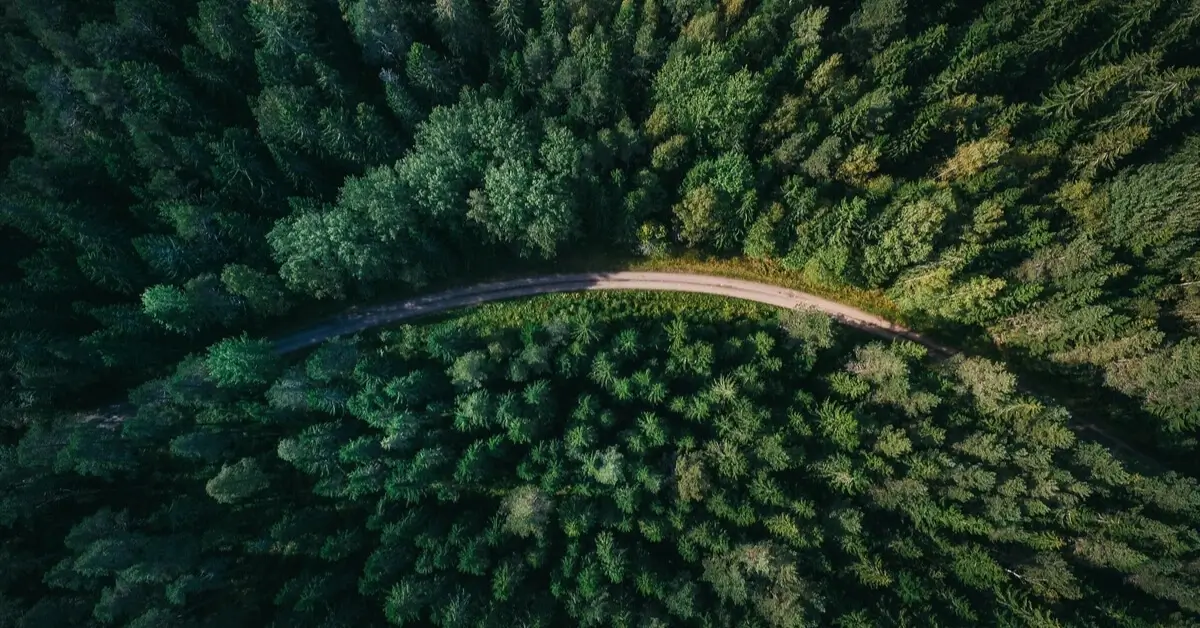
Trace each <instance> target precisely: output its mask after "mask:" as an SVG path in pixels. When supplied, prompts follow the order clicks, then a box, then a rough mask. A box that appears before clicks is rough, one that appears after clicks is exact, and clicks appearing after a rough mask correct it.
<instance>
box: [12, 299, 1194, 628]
mask: <svg viewBox="0 0 1200 628" xmlns="http://www.w3.org/2000/svg"><path fill="white" fill-rule="evenodd" d="M689 298H692V299H695V298H696V297H689ZM677 301H678V300H677V299H673V298H671V297H664V298H657V299H656V298H651V297H648V296H645V295H621V296H597V297H591V298H585V297H580V296H575V297H569V296H564V297H561V298H557V299H550V298H547V299H543V300H541V301H540V302H539V303H538V304H537V305H536V306H535V307H530V306H529V304H526V303H515V304H505V305H496V306H489V307H488V308H483V310H482V311H475V312H470V313H467V314H465V315H463V316H461V317H459V318H453V319H450V320H447V321H445V322H442V323H436V324H431V325H425V326H421V327H403V328H401V329H399V330H394V331H387V332H384V333H383V334H381V335H380V336H379V337H378V338H361V339H357V340H349V341H336V342H331V343H328V344H326V345H323V346H321V347H319V348H317V349H316V350H315V351H313V352H312V353H311V354H310V355H308V356H307V357H304V358H302V359H300V360H298V361H296V362H295V363H293V364H291V365H287V366H285V365H281V364H279V360H280V359H279V358H278V357H276V356H275V355H274V354H273V352H272V351H271V347H270V345H269V344H267V343H266V342H263V341H255V340H250V339H249V338H247V337H241V338H235V339H229V340H225V341H222V342H221V343H219V344H217V345H215V346H214V347H213V348H212V349H211V350H210V351H209V354H208V356H207V357H206V358H203V359H194V360H192V361H189V362H186V363H184V364H183V365H181V366H180V367H179V368H178V369H177V372H176V374H175V375H174V376H172V377H170V378H167V379H164V380H158V381H156V382H152V383H151V384H148V385H146V386H145V387H143V389H142V390H140V391H139V393H138V394H137V396H136V398H135V400H134V401H135V402H136V404H137V405H136V407H134V408H131V409H129V410H128V411H127V412H129V413H132V415H133V416H132V417H131V418H128V419H126V421H125V423H124V425H123V426H120V429H113V428H114V425H113V424H111V423H107V422H105V421H104V420H93V421H76V422H74V423H73V424H67V425H64V426H59V427H49V426H40V427H37V428H34V429H31V430H30V431H29V433H28V434H27V435H26V436H24V438H22V439H21V440H20V441H19V444H18V445H16V446H15V447H14V446H4V447H0V479H3V480H4V481H5V482H6V485H9V486H11V487H13V490H11V491H9V492H8V493H6V495H5V497H4V500H3V501H0V514H2V515H3V518H2V519H0V523H3V524H4V525H6V526H8V528H7V529H11V530H15V531H16V532H18V533H17V534H15V535H9V536H8V537H6V541H5V543H4V544H3V545H2V549H3V552H5V553H4V556H6V557H14V556H18V557H19V556H29V557H34V556H45V558H44V559H32V558H29V559H22V558H16V559H14V558H10V559H9V560H10V566H12V568H13V569H19V570H21V571H19V573H20V574H22V578H24V579H25V580H26V581H27V582H28V584H19V583H20V582H21V580H19V579H11V578H10V579H5V580H0V586H3V587H5V588H4V591H5V595H7V596H9V598H10V599H13V600H15V602H14V603H13V604H12V606H13V609H14V610H12V611H11V612H10V614H13V616H15V617H18V618H23V619H19V620H18V621H26V622H28V621H34V620H39V619H40V618H43V617H48V616H49V615H47V614H46V613H47V612H48V611H47V610H46V608H47V607H46V604H48V603H51V602H52V603H54V604H62V605H66V606H67V608H68V609H70V608H75V607H76V606H77V607H78V608H79V609H80V612H81V613H83V615H87V614H91V615H92V616H95V617H100V618H105V619H104V620H105V621H111V622H116V621H124V622H126V623H134V624H135V625H136V623H137V622H142V623H147V622H148V623H150V624H153V623H154V622H158V621H162V620H163V617H166V616H172V617H173V616H175V615H171V613H177V612H183V611H180V610H178V609H187V612H189V613H192V614H193V615H194V616H195V617H196V618H197V621H200V622H202V623H203V622H216V621H228V622H237V623H271V622H290V623H299V624H307V623H324V624H334V625H336V624H343V625H344V624H356V625H357V624H372V625H373V624H381V623H383V622H385V621H386V622H394V623H423V622H428V623H450V622H452V621H457V620H458V619H465V618H468V617H483V616H485V615H486V614H488V613H495V614H496V616H497V617H502V618H504V619H503V621H512V619H513V618H524V619H522V621H529V622H530V623H532V622H535V621H536V622H540V624H541V625H562V624H584V625H589V624H598V625H603V623H604V622H603V621H601V620H602V619H604V618H609V617H611V618H616V619H622V618H625V617H635V616H652V617H656V618H660V620H661V621H662V622H665V623H670V622H676V621H700V620H701V618H704V617H719V618H723V619H722V620H721V621H722V622H728V623H733V624H738V625H769V626H801V625H812V624H814V623H830V624H833V625H880V624H886V623H888V622H890V621H891V618H894V617H896V616H897V614H899V613H904V614H906V615H908V616H914V617H922V618H925V619H926V620H927V621H929V622H930V623H933V624H937V625H955V624H956V622H961V621H975V619H971V618H976V619H978V618H980V617H991V616H1006V615H1005V614H1007V613H1020V614H1021V616H1022V617H1036V618H1040V619H1039V620H1038V621H1043V623H1045V622H1051V621H1054V622H1058V623H1059V625H1063V626H1068V625H1069V626H1075V625H1078V626H1086V625H1098V624H1101V623H1104V622H1107V621H1109V620H1110V619H1111V618H1112V615H1111V613H1112V611H1111V610H1110V607H1113V606H1112V605H1111V604H1107V603H1106V602H1105V601H1106V600H1119V601H1122V602H1127V604H1125V605H1124V606H1123V608H1124V609H1125V610H1124V611H1122V612H1124V613H1126V616H1127V617H1128V618H1130V619H1131V620H1132V621H1138V622H1142V623H1145V624H1153V623H1155V622H1161V621H1170V618H1171V617H1172V616H1182V614H1183V613H1188V612H1194V609H1195V608H1196V600H1195V597H1194V595H1192V594H1191V591H1192V590H1194V588H1195V585H1196V583H1195V574H1193V573H1191V571H1189V570H1188V569H1187V568H1186V566H1185V565H1186V564H1188V563H1189V561H1194V560H1195V557H1196V555H1197V552H1200V546H1197V543H1196V539H1195V535H1194V534H1192V533H1191V532H1190V530H1191V529H1192V528H1194V527H1195V525H1196V521H1195V517H1196V514H1197V513H1198V512H1200V510H1197V508H1196V505H1197V504H1200V491H1198V489H1197V486H1196V485H1195V482H1194V481H1192V480H1191V479H1190V478H1183V477H1180V476H1174V475H1164V476H1147V475H1143V474H1141V473H1138V472H1136V471H1134V470H1133V469H1130V468H1126V466H1125V465H1124V463H1122V462H1121V461H1120V460H1119V459H1118V458H1116V457H1115V456H1113V455H1112V454H1111V453H1110V452H1108V451H1107V450H1106V449H1105V448H1104V447H1102V446H1100V445H1098V444H1095V443H1088V442H1077V441H1076V440H1075V439H1074V437H1073V434H1072V432H1071V431H1070V430H1069V429H1068V428H1067V426H1066V423H1065V421H1066V416H1065V413H1064V412H1062V411H1061V410H1059V409H1057V408H1054V407H1051V406H1047V405H1045V404H1042V403H1038V402H1036V401H1034V400H1032V399H1030V398H1027V397H1025V396H1024V395H1023V394H1022V393H1021V392H1019V391H1018V390H1017V388H1016V385H1015V380H1014V378H1013V377H1012V376H1011V375H1009V374H1008V373H1007V372H1006V371H1004V369H1003V368H1002V367H1000V365H998V364H996V363H994V362H989V361H986V360H983V359H980V358H956V359H955V360H953V361H951V362H950V363H949V364H948V365H944V366H940V365H936V364H934V363H932V362H930V361H929V360H928V358H926V357H925V355H924V351H923V349H921V348H920V347H918V346H916V345H912V344H910V343H904V342H899V343H895V344H893V345H890V346H887V345H883V344H880V343H878V342H866V343H864V342H862V341H861V340H860V339H859V337H858V336H856V335H849V334H846V333H843V332H841V331H838V330H837V329H835V328H833V327H832V326H831V325H830V324H829V322H828V320H826V321H824V322H822V321H819V320H817V319H816V317H817V316H819V315H817V314H814V313H811V312H804V311H796V312H785V313H783V314H782V315H781V316H778V315H776V313H774V312H770V311H767V310H749V311H746V310H743V311H742V312H740V313H732V314H731V313H721V312H720V309H719V308H717V307H701V308H694V309H689V308H685V307H682V306H681V305H680V304H679V302H677ZM673 304H674V305H673ZM505 312H507V313H505ZM131 485H138V486H139V487H140V490H138V491H130V490H128V488H129V487H130V486H131ZM33 526H42V527H43V528H44V529H39V533H38V534H31V533H29V532H30V531H32V530H33ZM281 564H286V565H289V568H288V569H281V568H280V565H281ZM914 565H918V568H914ZM215 573H222V574H226V576H225V577H222V578H218V577H215V576H214V575H213V574H215ZM34 598H36V599H34ZM37 600H49V601H50V602H42V603H38V602H37ZM209 600H224V601H231V600H236V601H237V604H236V605H233V606H232V607H231V608H230V609H228V610H226V609H225V608H224V607H225V606H226V605H224V604H210V603H208V601H209ZM330 601H337V604H331V603H329V602H330ZM1114 608H1115V607H1114ZM164 609H166V610H164ZM59 611H61V612H67V611H65V610H62V609H59ZM163 613H167V615H164V614H163ZM1164 618H1165V619H1164Z"/></svg>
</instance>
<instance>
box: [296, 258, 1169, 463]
mask: <svg viewBox="0 0 1200 628" xmlns="http://www.w3.org/2000/svg"><path fill="white" fill-rule="evenodd" d="M586 290H644V291H652V292H654V291H656V292H691V293H697V294H713V295H718V296H723V297H729V298H733V299H742V300H746V301H754V302H756V303H763V304H766V305H773V306H776V307H780V308H788V309H808V310H813V311H817V312H821V313H824V314H827V315H829V316H830V317H832V318H833V319H834V320H836V321H837V322H839V323H842V324H844V325H847V326H849V327H853V328H855V329H860V330H862V331H865V332H868V333H871V334H874V335H876V336H879V337H881V338H886V339H889V340H895V339H900V338H903V339H906V340H911V341H912V342H915V343H918V344H920V345H922V346H924V347H926V348H927V349H929V350H930V352H931V353H932V354H933V355H934V356H936V357H938V358H942V359H945V358H950V357H953V356H954V355H956V354H958V353H959V351H957V350H956V349H953V348H951V347H947V346H945V345H942V344H940V343H937V342H935V341H933V340H931V339H930V338H928V337H927V336H924V335H922V334H920V333H917V332H915V331H913V330H911V329H908V328H907V327H903V326H901V325H897V324H896V323H893V322H891V321H888V320H886V319H883V318H880V317H879V316H876V315H874V314H871V313H869V312H865V311H863V310H860V309H858V308H856V307H851V306H849V305H845V304H842V303H838V302H836V301H830V300H829V299H823V298H821V297H818V296H816V295H814V294H809V293H807V292H801V291H799V290H792V289H790V288H783V287H780V286H775V285H771V284H766V283H759V282H757V281H745V280H742V279H731V278H729V277H719V276H716V275H699V274H692V273H670V272H637V271H623V272H611V273H577V274H566V275H539V276H536V277H527V278H523V279H512V280H508V281H497V282H492V283H482V284H476V285H473V286H467V287H464V288H455V289H452V290H446V291H444V292H437V293H434V294H430V295H426V296H423V297H415V298H412V299H406V300H402V301H394V302H391V303H384V304H381V305H373V306H369V307H363V308H359V307H353V308H350V309H349V310H347V311H346V312H343V313H342V314H339V315H337V316H334V317H333V318H330V319H328V320H326V321H325V322H323V323H321V324H319V325H316V326H314V327H309V328H307V329H303V330H301V331H298V332H295V333H291V334H288V335H286V336H283V337H281V338H277V339H276V340H275V350H276V351H277V352H279V353H281V354H287V353H292V352H295V351H299V350H301V349H305V348H308V347H311V346H313V345H317V344H320V343H322V342H324V341H326V340H329V339H330V338H336V337H338V336H345V335H348V334H353V333H356V332H360V331H363V330H367V329H371V328H373V327H381V326H383V325H389V324H391V323H397V322H401V321H407V320H411V319H415V318H420V317H423V316H430V315H433V314H440V313H443V312H447V311H450V310H456V309H461V308H465V307H472V306H476V305H480V304H483V303H490V302H493V301H504V300H508V299H519V298H523V297H531V296H537V295H540V294H554V293H560V292H582V291H586ZM1071 426H1072V428H1073V429H1074V430H1075V431H1076V432H1077V433H1085V432H1086V433H1090V434H1091V435H1092V436H1093V437H1094V438H1096V439H1098V440H1100V441H1103V442H1105V443H1107V444H1108V445H1109V446H1111V447H1113V448H1119V449H1121V450H1124V451H1125V452H1127V453H1129V454H1131V455H1133V456H1134V457H1135V458H1139V459H1141V460H1143V461H1147V462H1150V463H1151V464H1153V465H1154V466H1157V467H1159V468H1162V465H1161V464H1159V463H1158V462H1157V461H1156V460H1154V459H1153V458H1151V457H1149V456H1147V455H1145V454H1143V453H1141V452H1140V451H1138V450H1137V449H1136V448H1134V447H1133V446H1131V445H1129V444H1128V443H1126V442H1125V441H1123V440H1121V439H1120V438H1117V437H1116V436H1113V435H1112V434H1110V433H1108V432H1106V431H1105V430H1103V429H1102V428H1100V427H1098V426H1096V425H1094V424H1092V423H1088V422H1083V421H1079V420H1077V419H1074V418H1073V419H1072V420H1071Z"/></svg>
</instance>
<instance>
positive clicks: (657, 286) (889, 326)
mask: <svg viewBox="0 0 1200 628" xmlns="http://www.w3.org/2000/svg"><path fill="white" fill-rule="evenodd" d="M583 290H651V291H664V292H695V293H700V294H715V295H719V296H724V297H731V298H734V299H744V300H746V301H754V302H756V303H765V304H767V305H773V306H776V307H782V308H805V309H812V310H816V311H818V312H822V313H825V314H828V315H829V316H831V317H833V318H834V320H837V321H838V322H840V323H843V324H846V325H849V326H851V327H855V328H858V329H861V330H864V331H867V332H870V333H873V334H876V335H878V336H881V337H884V338H889V339H892V338H907V339H909V340H912V341H913V342H917V343H920V344H922V345H925V346H926V347H928V348H929V349H930V350H932V351H934V352H936V353H938V354H941V355H943V356H949V355H952V354H954V353H955V351H954V350H953V349H950V348H949V347H946V346H943V345H940V344H937V343H935V342H933V341H932V340H930V339H928V338H926V337H924V336H922V335H921V334H918V333H916V332H913V331H912V330H910V329H907V328H904V327H901V326H899V325H896V324H894V323H891V322H889V321H886V320H884V319H882V318H880V317H878V316H875V315H874V314H869V313H867V312H864V311H862V310H860V309H858V308H854V307H850V306H848V305H843V304H841V303H837V302H836V301H830V300H828V299H822V298H820V297H818V296H815V295H812V294H809V293H807V292H800V291H799V290H791V289H788V288H781V287H779V286H773V285H770V284H765V283H758V282H755V281H743V280H740V279H730V278H728V277H717V276H713V275H693V274H687V273H643V272H616V273H586V274H576V275H542V276H539V277H529V278H527V279H514V280H511V281H499V282H495V283H485V284H478V285H474V286H469V287H466V288H456V289H454V290H447V291H445V292H439V293H436V294H431V295H428V296H424V297H418V298H414V299H409V300H406V301H398V302H394V303H387V304H384V305H377V306H372V307H368V308H363V309H359V310H354V311H350V312H347V313H344V314H340V315H338V316H336V317H334V318H332V319H330V320H328V321H326V322H324V323H322V324H320V325H318V326H316V327H311V328H309V329H305V330H302V331H299V332H296V333H293V334H289V335H287V336H284V337H282V338H279V339H277V340H276V341H275V348H276V350H277V351H278V352H280V353H291V352H293V351H298V350H300V349H304V348H306V347H310V346H312V345H315V344H319V343H321V342H323V341H325V340H328V339H329V338H333V337H336V336H344V335H346V334H352V333H355V332H358V331H362V330H364V329H370V328H372V327H378V326H381V325H387V324H390V323H395V322H399V321H404V320H408V319H413V318H418V317H421V316H428V315H430V314H438V313H441V312H445V311H448V310H454V309H458V308H463V307H469V306H474V305H479V304H480V303H488V302H490V301H502V300H505V299H516V298H520V297H529V296H534V295H539V294H550V293H555V292H579V291H583Z"/></svg>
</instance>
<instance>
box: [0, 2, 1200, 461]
mask: <svg viewBox="0 0 1200 628" xmlns="http://www.w3.org/2000/svg"><path fill="white" fill-rule="evenodd" d="M0 20H2V21H0V32H2V33H3V36H2V37H0V42H2V46H3V47H2V48H0V64H2V65H0V81H3V89H0V94H2V96H0V99H2V102H0V112H3V113H2V114H0V121H2V122H3V128H2V130H0V134H2V135H3V139H2V142H3V147H4V150H3V154H2V155H0V162H2V163H0V168H3V172H4V174H3V180H2V182H0V203H2V205H0V207H2V208H3V211H2V212H0V243H2V244H0V250H2V252H0V259H2V260H3V262H2V263H3V266H2V271H0V281H3V282H4V283H3V287H2V288H0V316H2V320H3V324H2V326H0V328H2V330H3V334H4V335H3V340H2V342H3V344H2V345H0V360H3V366H4V368H3V369H2V371H3V377H4V386H5V388H6V389H10V390H12V391H13V394H12V395H9V399H7V400H6V408H7V411H8V415H9V416H10V417H15V419H16V420H18V421H20V420H22V419H23V418H27V417H29V416H32V415H33V414H34V413H37V412H38V411H39V409H43V408H50V407H55V406H56V405H61V404H79V403H82V402H87V403H96V402H97V401H98V399H97V397H96V396H97V395H99V396H100V397H109V396H111V391H112V390H113V387H114V386H117V387H122V386H130V385H134V384H136V383H138V382H139V381H142V380H143V379H145V378H146V377H151V376H157V375H160V374H162V373H163V372H166V371H167V370H169V369H170V368H171V365H172V364H174V363H175V362H176V361H177V360H178V359H180V358H181V357H182V356H183V355H185V354H186V353H187V352H189V351H196V350H200V349H203V347H204V346H206V345H207V344H209V343H211V342H212V341H215V340H218V339H220V338H221V337H225V336H228V335H230V334H236V333H237V332H238V331H239V330H242V329H247V328H255V329H259V328H264V327H263V326H264V325H269V323H270V321H271V320H275V319H277V318H278V317H280V316H282V315H285V314H286V313H287V312H289V310H292V309H293V308H295V307H297V306H298V305H299V306H304V305H305V304H309V303H312V301H313V299H355V298H361V297H363V296H366V295H372V294H380V293H381V292H380V291H395V290H403V289H405V288H406V287H407V288H412V289H419V288H421V287H423V286H426V285H429V284H430V283H431V282H436V281H438V280H440V279H446V278H451V279H452V278H454V277H458V276H461V275H462V274H463V273H467V272H478V271H479V270H480V269H493V268H504V267H507V266H511V265H512V264H514V263H515V260H520V259H530V260H541V259H554V258H556V257H557V256H561V255H562V254H563V253H564V252H566V251H569V250H579V249H590V250H601V251H605V252H608V253H610V254H613V255H617V254H622V253H624V252H637V253H639V254H648V255H662V254H670V253H672V252H677V251H679V250H683V249H689V250H695V251H698V252H702V253H705V254H714V255H726V256H729V255H744V256H748V257H751V258H755V259H764V260H770V263H773V264H778V265H781V266H782V267H785V268H787V269H791V270H792V271H794V272H795V273H797V274H802V275H804V276H806V277H808V278H810V279H812V280H814V281H818V282H822V283H825V284H829V285H848V286H856V287H861V288H865V289H878V290H882V291H884V292H885V293H886V294H887V295H888V296H889V297H890V298H891V299H892V300H894V302H895V303H896V305H897V306H898V307H899V308H900V309H901V310H902V311H904V312H905V313H906V314H907V315H908V317H909V319H910V320H912V321H916V322H920V323H922V325H923V326H925V327H928V328H936V329H941V330H951V332H950V333H953V334H958V335H960V336H967V335H972V334H984V335H986V337H987V338H990V339H991V340H992V341H994V342H995V343H996V344H997V345H999V346H1000V347H1002V348H1003V349H1004V350H1005V351H1006V352H1007V353H1008V354H1009V355H1012V356H1016V357H1021V358H1026V359H1028V361H1029V362H1030V363H1032V364H1037V365H1040V366H1039V367H1038V368H1041V369H1043V370H1045V371H1047V372H1049V373H1052V374H1054V375H1055V376H1057V377H1064V378H1075V379H1077V380H1079V381H1083V382H1085V383H1088V384H1087V385H1089V386H1097V385H1100V384H1101V383H1104V384H1107V385H1108V386H1109V387H1110V388H1111V390H1112V391H1113V393H1112V394H1114V395H1117V394H1120V395H1128V396H1129V397H1128V398H1130V399H1131V400H1132V402H1133V403H1132V404H1131V405H1130V408H1131V410H1130V412H1132V413H1133V414H1131V415H1130V416H1129V421H1130V422H1131V425H1132V429H1133V430H1134V431H1138V432H1142V433H1145V434H1147V435H1150V436H1153V437H1155V438H1156V439H1157V440H1158V441H1159V443H1158V444H1159V445H1160V446H1163V447H1174V448H1181V447H1182V448H1192V447H1195V446H1196V445H1197V439H1196V435H1197V428H1200V404H1198V403H1197V402H1196V399H1197V398H1200V341H1198V340H1197V337H1196V332H1197V328H1198V326H1200V258H1198V257H1197V237H1198V234H1200V139H1198V138H1197V134H1196V118H1195V115H1194V114H1195V109H1196V105H1197V102H1198V98H1200V66H1196V65H1189V63H1195V60H1196V59H1198V58H1200V3H1197V2H1196V0H1131V1H1127V2H1126V1H1121V2H1118V1H1116V0H1082V1H1080V0H1051V1H1048V2H1035V1H1033V0H992V1H990V2H965V1H955V0H937V1H936V2H932V1H922V0H907V1H906V0H864V1H863V2H837V3H832V4H822V3H818V2H812V3H810V2H807V1H805V0H764V1H762V2H746V1H744V0H722V1H721V2H716V1H715V0H626V1H623V2H606V1H600V0H544V1H542V2H533V1H532V0H488V1H487V2H483V1H481V0H474V1H472V0H433V1H430V2H419V3H418V2H401V1H399V0H339V1H338V2H336V3H334V2H326V1H317V0H201V1H199V2H171V1H167V0H11V1H10V2H6V3H4V7H3V14H2V15H0ZM255 326H258V327H255ZM954 330H957V331H954ZM1089 382H1090V383H1089ZM1118 391H1119V392H1118ZM1139 405H1140V406H1141V409H1139ZM1118 418H1119V417H1118Z"/></svg>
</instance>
